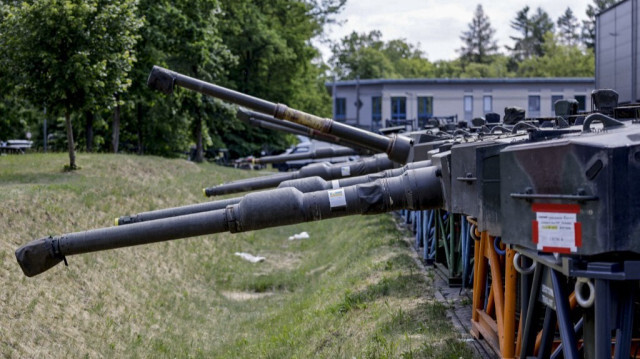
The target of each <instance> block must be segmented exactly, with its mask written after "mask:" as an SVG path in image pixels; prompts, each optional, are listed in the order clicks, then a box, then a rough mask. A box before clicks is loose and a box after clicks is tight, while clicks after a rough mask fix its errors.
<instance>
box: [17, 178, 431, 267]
mask: <svg viewBox="0 0 640 359" xmlns="http://www.w3.org/2000/svg"><path fill="white" fill-rule="evenodd" d="M442 204H443V197H442V189H441V186H440V181H439V179H438V177H437V174H436V168H434V167H426V168H419V169H415V170H410V171H407V172H405V173H404V174H402V175H401V176H396V177H390V178H382V179H378V180H376V181H375V182H370V183H364V184H359V185H355V186H349V187H345V188H340V189H336V190H325V191H317V192H310V193H302V192H300V191H298V190H297V189H295V188H277V189H274V190H271V191H264V192H255V193H250V194H248V195H246V196H245V197H243V198H242V200H241V201H240V202H239V203H237V204H234V205H230V206H228V207H226V208H224V209H219V210H215V211H208V212H202V213H196V214H189V215H184V216H178V217H170V218H163V219H158V220H154V221H149V222H140V223H133V224H130V225H126V226H117V227H107V228H100V229H93V230H88V231H83V232H75V233H69V234H64V235H61V236H56V237H47V238H41V239H37V240H34V241H31V242H29V243H27V244H26V245H24V246H22V247H20V248H18V249H17V250H16V252H15V254H16V259H17V260H18V263H19V264H20V267H21V268H22V271H23V272H24V274H25V275H27V276H29V277H32V276H35V275H37V274H40V273H42V272H44V271H46V270H48V269H50V268H51V267H53V266H55V265H56V264H58V263H59V262H61V261H65V262H66V256H70V255H74V254H81V253H89V252H95V251H102V250H108V249H114V248H121V247H129V246H135V245H140V244H147V243H155V242H161V241H168V240H173V239H178V238H187V237H194V236H200V235H205V234H214V233H220V232H226V231H229V232H231V233H237V232H246V231H253V230H258V229H263V228H270V227H276V226H283V225H289V224H296V223H302V222H309V221H317V220H321V219H329V218H336V217H343V216H348V215H355V214H378V213H385V212H388V211H393V210H398V209H412V210H423V209H433V208H439V207H441V206H442Z"/></svg>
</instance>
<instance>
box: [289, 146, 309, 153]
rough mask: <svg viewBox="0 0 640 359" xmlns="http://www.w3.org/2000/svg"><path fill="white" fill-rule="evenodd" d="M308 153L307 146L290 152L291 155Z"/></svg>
mask: <svg viewBox="0 0 640 359" xmlns="http://www.w3.org/2000/svg"><path fill="white" fill-rule="evenodd" d="M306 152H309V146H299V147H296V148H294V149H293V151H292V152H291V153H292V154H293V153H306Z"/></svg>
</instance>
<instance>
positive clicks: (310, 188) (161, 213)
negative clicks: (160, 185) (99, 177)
mask: <svg viewBox="0 0 640 359" xmlns="http://www.w3.org/2000/svg"><path fill="white" fill-rule="evenodd" d="M430 166H431V161H420V162H412V163H409V164H407V165H405V166H403V167H400V168H394V169H391V170H386V171H382V172H379V173H374V174H368V175H363V176H356V177H349V178H343V179H338V180H333V181H325V180H324V179H322V178H320V177H317V176H316V177H307V178H299V179H295V180H289V181H284V182H282V183H280V185H279V186H278V188H287V187H291V188H295V189H297V190H298V191H300V192H302V193H308V192H316V191H322V190H329V189H338V188H342V187H348V186H355V185H358V184H362V183H368V182H373V181H375V180H378V179H380V178H388V177H396V176H400V175H402V174H403V173H405V172H406V171H408V170H415V169H418V168H425V167H430ZM242 198H243V197H235V198H229V199H222V200H218V201H211V202H205V203H197V204H192V205H186V206H180V207H174V208H167V209H160V210H156V211H149V212H142V213H138V214H135V215H131V216H123V217H120V218H117V219H116V222H115V223H116V226H122V225H127V224H132V223H138V222H145V221H152V220H156V219H162V218H169V217H177V216H184V215H186V214H193V213H201V212H207V211H214V210H217V209H223V208H227V206H230V205H232V204H236V203H240V201H241V200H242Z"/></svg>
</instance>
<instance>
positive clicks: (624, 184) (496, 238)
mask: <svg viewBox="0 0 640 359" xmlns="http://www.w3.org/2000/svg"><path fill="white" fill-rule="evenodd" d="M149 85H150V86H151V87H152V88H155V89H157V90H160V91H162V92H164V93H167V94H168V93H171V92H172V91H173V89H174V87H175V86H180V87H183V88H186V89H189V90H193V91H198V92H201V93H203V94H206V95H209V96H214V97H217V98H220V99H222V100H225V101H229V102H232V103H235V104H237V105H239V106H241V107H243V109H240V110H239V111H238V116H239V118H241V119H243V120H244V121H248V122H249V121H254V122H256V124H258V123H259V125H260V126H263V127H266V128H272V129H281V130H284V131H288V132H292V133H298V134H305V135H308V136H311V137H315V138H318V139H322V140H327V141H330V142H333V143H338V144H341V145H345V146H349V147H352V148H354V149H356V150H357V151H358V153H359V154H363V155H364V154H368V153H371V154H373V155H372V156H371V157H367V158H361V159H360V160H357V161H353V162H348V163H343V164H334V165H329V164H326V163H316V164H312V165H309V166H307V167H303V168H302V169H300V170H299V171H296V172H288V173H279V174H274V175H270V176H263V177H258V178H253V179H247V180H241V181H235V182H230V183H227V184H222V185H219V186H215V187H210V188H207V189H205V194H206V195H207V196H215V195H220V194H229V193H235V192H243V191H249V190H256V189H266V188H271V187H277V188H275V189H271V190H264V191H259V192H253V193H249V194H247V195H244V196H242V197H237V198H231V199H224V200H218V201H211V202H206V203H201V204H196V205H189V206H183V207H177V208H169V209H164V210H158V211H152V212H145V213H139V214H137V215H132V216H125V217H120V218H118V219H117V220H116V221H117V223H116V224H117V226H115V227H108V228H101V229H94V230H89V231H84V232H76V233H69V234H64V235H60V236H55V237H47V238H42V239H38V240H34V241H32V242H30V243H28V244H26V245H24V246H22V247H20V248H18V249H17V250H16V257H17V259H18V262H19V264H20V266H21V267H22V270H23V271H24V273H25V274H26V275H27V276H34V275H37V274H39V273H41V272H44V271H46V270H48V269H49V268H51V267H53V266H55V265H56V264H57V263H59V262H61V261H65V263H66V257H67V256H70V255H74V254H80V253H86V252H92V251H99V250H106V249H111V248H118V247H124V246H132V245H138V244H145V243H152V242H158V241H166V240H171V239H177V238H185V237H190V236H198V235H203V234H211V233H217V232H223V231H229V232H232V233H235V232H243V231H251V230H257V229H262V228H267V227H274V226H282V225H288V224H294V223H300V222H306V221H315V220H322V219H326V218H334V217H341V216H347V215H353V214H375V213H384V212H389V211H401V213H402V214H403V215H404V216H405V219H406V221H407V223H411V226H412V228H413V230H414V231H415V235H416V242H415V245H416V248H418V249H420V248H421V251H422V252H421V253H423V257H424V260H425V262H426V263H428V264H435V265H437V266H438V267H439V268H442V269H444V270H445V272H446V273H447V275H448V278H449V283H450V284H451V285H461V286H464V287H470V288H472V290H473V292H472V293H473V300H472V309H471V310H472V334H473V335H474V336H475V337H476V338H478V339H483V340H485V341H486V343H488V344H489V345H490V346H491V347H493V348H494V349H495V351H496V352H497V353H498V354H499V355H500V356H501V357H504V358H514V357H520V358H526V357H530V356H537V357H538V358H547V357H554V358H555V357H559V356H561V355H562V356H564V357H565V358H578V357H586V358H611V357H612V354H613V355H614V356H615V358H629V357H636V356H637V352H638V349H639V348H640V343H639V342H638V339H637V338H640V326H639V325H637V324H636V325H635V326H634V325H633V323H634V316H635V314H638V312H639V311H640V305H639V303H638V300H637V296H636V293H637V291H638V289H640V288H639V284H640V186H636V185H635V184H634V183H635V181H636V180H637V179H639V178H640V123H639V122H638V121H639V120H640V106H632V105H630V106H618V100H617V94H616V93H615V92H614V91H612V90H596V91H594V92H593V94H592V103H593V106H592V107H593V108H592V111H591V112H588V113H578V111H577V102H576V101H574V100H560V101H558V102H557V103H556V104H555V110H556V117H551V118H527V117H526V116H525V113H524V111H523V110H520V109H517V108H507V109H506V110H505V115H504V118H503V120H502V121H500V116H499V115H497V114H487V116H486V117H485V118H477V119H474V120H473V121H471V123H470V124H469V125H468V126H456V125H454V126H452V125H451V124H450V123H447V124H445V125H443V126H439V125H438V124H437V123H436V124H431V125H432V126H431V127H429V128H427V129H425V130H424V131H418V132H412V133H406V134H399V135H391V136H390V137H386V136H382V135H378V134H373V133H370V132H367V131H363V130H360V129H357V128H353V127H350V126H348V125H345V124H343V123H340V122H335V121H333V120H330V119H324V118H319V117H316V116H313V115H309V114H306V113H303V112H300V111H297V110H293V109H290V108H288V107H286V106H284V105H282V104H274V103H271V102H268V101H265V100H262V99H257V98H254V97H251V96H248V95H244V94H241V93H238V92H235V91H232V90H229V89H226V88H223V87H219V86H216V85H213V84H209V83H206V82H203V81H199V80H197V79H193V78H189V77H187V76H183V75H180V74H177V73H175V72H172V71H169V70H166V69H163V68H159V67H154V69H153V70H152V72H151V74H150V76H149ZM270 160H271V159H270Z"/></svg>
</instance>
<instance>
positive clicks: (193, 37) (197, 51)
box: [164, 0, 234, 162]
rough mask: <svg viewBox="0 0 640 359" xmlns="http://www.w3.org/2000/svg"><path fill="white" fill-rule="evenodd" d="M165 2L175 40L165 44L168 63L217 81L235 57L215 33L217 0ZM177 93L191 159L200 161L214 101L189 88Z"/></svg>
mask: <svg viewBox="0 0 640 359" xmlns="http://www.w3.org/2000/svg"><path fill="white" fill-rule="evenodd" d="M164 6H165V7H169V8H170V10H168V12H169V13H171V15H172V19H173V21H172V27H171V28H169V29H167V30H169V31H168V34H167V35H168V36H169V38H170V39H173V40H174V41H171V42H170V46H169V48H168V56H167V57H166V59H165V61H166V62H167V64H168V65H169V66H170V67H171V68H172V69H174V70H176V71H178V72H181V73H183V74H185V75H188V76H192V77H195V78H198V79H201V80H204V81H210V82H216V81H217V80H219V79H220V78H222V76H223V75H224V69H225V68H226V67H228V65H229V64H232V62H233V60H234V57H233V56H232V55H231V53H230V51H229V49H228V48H227V47H226V46H225V45H224V44H223V43H222V39H221V37H220V36H219V35H218V30H217V24H218V18H217V16H216V11H217V10H218V6H219V5H218V2H217V0H198V1H193V0H180V1H173V2H172V3H171V4H169V3H166V4H164ZM175 40H178V41H175ZM177 96H178V99H179V101H180V102H181V106H180V108H181V110H182V113H183V114H184V115H185V116H186V117H187V118H188V120H189V123H190V124H191V132H192V136H193V138H194V140H195V143H196V151H195V157H194V158H193V160H194V161H195V162H202V161H203V159H204V156H203V150H204V146H203V133H204V136H205V137H206V136H207V129H206V128H205V127H204V117H205V116H207V115H208V114H207V112H208V111H212V106H215V103H214V102H213V101H210V100H208V99H206V100H205V98H204V97H203V96H202V95H201V94H197V93H194V92H192V91H186V92H182V93H180V94H178V95H177Z"/></svg>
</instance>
